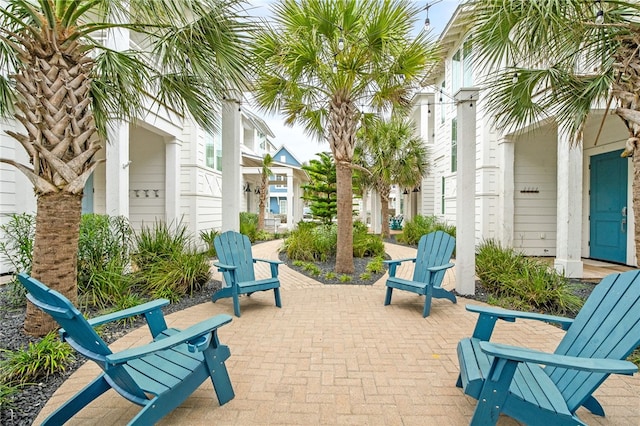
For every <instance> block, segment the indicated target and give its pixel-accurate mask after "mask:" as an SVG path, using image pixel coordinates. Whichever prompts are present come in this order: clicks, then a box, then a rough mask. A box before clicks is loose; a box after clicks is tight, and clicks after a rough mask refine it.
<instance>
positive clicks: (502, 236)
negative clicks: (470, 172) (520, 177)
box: [497, 137, 515, 247]
mask: <svg viewBox="0 0 640 426" xmlns="http://www.w3.org/2000/svg"><path fill="white" fill-rule="evenodd" d="M498 155H499V156H500V157H501V158H500V160H499V161H498V164H500V165H501V167H500V171H499V173H500V178H499V179H498V191H499V193H498V207H499V208H498V218H497V219H498V239H499V241H500V243H501V244H502V246H503V247H513V217H514V212H515V204H514V203H515V201H514V192H513V191H514V186H515V183H514V173H513V169H514V163H515V144H514V141H513V140H511V139H510V138H508V137H503V138H502V139H500V140H499V141H498Z"/></svg>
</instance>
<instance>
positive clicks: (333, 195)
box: [302, 152, 338, 223]
mask: <svg viewBox="0 0 640 426" xmlns="http://www.w3.org/2000/svg"><path fill="white" fill-rule="evenodd" d="M316 155H317V156H318V157H320V159H319V160H317V159H315V158H314V159H313V160H311V161H309V164H308V165H304V166H302V169H303V170H304V171H306V172H307V173H308V174H309V178H310V182H309V184H307V185H303V186H302V189H303V190H304V195H303V197H302V198H303V200H305V201H307V202H308V203H309V208H311V214H312V215H313V217H314V218H319V219H320V220H322V222H323V223H331V221H332V220H333V219H334V218H335V217H337V215H338V189H337V186H336V164H335V162H334V161H333V157H332V156H331V154H330V153H328V152H322V153H320V154H316Z"/></svg>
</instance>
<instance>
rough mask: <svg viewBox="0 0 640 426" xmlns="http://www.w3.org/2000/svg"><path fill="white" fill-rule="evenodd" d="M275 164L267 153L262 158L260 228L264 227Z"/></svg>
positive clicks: (259, 202) (259, 195)
mask: <svg viewBox="0 0 640 426" xmlns="http://www.w3.org/2000/svg"><path fill="white" fill-rule="evenodd" d="M271 166H273V157H272V156H271V154H267V155H265V156H264V158H263V159H262V170H261V171H260V193H259V194H258V207H259V209H258V230H259V231H261V230H263V229H264V217H265V208H266V206H267V197H268V196H269V176H271V175H273V173H272V172H271Z"/></svg>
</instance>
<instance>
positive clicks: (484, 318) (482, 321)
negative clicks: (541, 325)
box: [466, 305, 573, 340]
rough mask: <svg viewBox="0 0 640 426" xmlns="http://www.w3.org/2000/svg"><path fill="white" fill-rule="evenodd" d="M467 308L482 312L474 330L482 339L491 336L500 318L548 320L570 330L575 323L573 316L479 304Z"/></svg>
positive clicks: (477, 336)
mask: <svg viewBox="0 0 640 426" xmlns="http://www.w3.org/2000/svg"><path fill="white" fill-rule="evenodd" d="M466 309H467V311H470V312H475V313H478V314H480V316H479V317H478V321H477V322H476V327H475V329H474V330H473V337H475V338H477V339H480V340H489V339H490V338H491V334H492V333H493V328H494V327H495V324H496V321H497V320H498V319H501V320H503V321H509V322H515V321H516V319H517V318H521V319H531V320H538V321H546V322H550V323H555V324H559V325H560V326H561V327H562V329H563V330H568V329H569V327H570V326H571V324H573V319H571V318H565V317H559V316H555V315H546V314H538V313H535V312H520V311H512V310H509V309H502V308H494V307H491V306H478V305H466Z"/></svg>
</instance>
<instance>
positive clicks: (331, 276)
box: [324, 271, 336, 280]
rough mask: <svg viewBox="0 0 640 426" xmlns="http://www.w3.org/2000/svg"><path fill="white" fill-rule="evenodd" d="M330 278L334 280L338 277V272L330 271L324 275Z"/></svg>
mask: <svg viewBox="0 0 640 426" xmlns="http://www.w3.org/2000/svg"><path fill="white" fill-rule="evenodd" d="M324 277H325V278H326V279H328V280H334V279H335V278H336V273H335V272H333V271H329V272H327V273H326V274H325V276H324Z"/></svg>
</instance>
